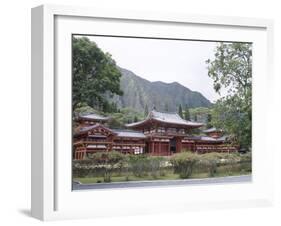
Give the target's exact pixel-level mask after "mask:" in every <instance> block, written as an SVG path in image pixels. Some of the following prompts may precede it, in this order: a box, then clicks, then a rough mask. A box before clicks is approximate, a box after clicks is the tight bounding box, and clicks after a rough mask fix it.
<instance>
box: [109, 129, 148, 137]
mask: <svg viewBox="0 0 281 226" xmlns="http://www.w3.org/2000/svg"><path fill="white" fill-rule="evenodd" d="M114 132H115V133H117V136H118V137H131V138H146V136H145V135H144V134H143V133H140V132H136V131H128V130H114Z"/></svg>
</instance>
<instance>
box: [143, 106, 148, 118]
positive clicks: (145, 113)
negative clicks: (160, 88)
mask: <svg viewBox="0 0 281 226" xmlns="http://www.w3.org/2000/svg"><path fill="white" fill-rule="evenodd" d="M148 113H149V112H148V106H147V104H145V107H144V117H147V116H148Z"/></svg>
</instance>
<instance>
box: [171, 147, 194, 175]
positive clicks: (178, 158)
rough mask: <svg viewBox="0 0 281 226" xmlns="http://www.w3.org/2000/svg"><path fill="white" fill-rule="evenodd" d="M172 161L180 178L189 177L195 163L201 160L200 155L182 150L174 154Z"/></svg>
mask: <svg viewBox="0 0 281 226" xmlns="http://www.w3.org/2000/svg"><path fill="white" fill-rule="evenodd" d="M170 161H171V164H172V165H173V167H174V173H176V174H179V176H180V178H189V177H190V176H191V175H192V171H193V169H194V166H195V164H196V163H197V162H198V161H199V156H198V154H195V153H192V152H181V153H178V154H175V155H173V156H172V158H171V160H170Z"/></svg>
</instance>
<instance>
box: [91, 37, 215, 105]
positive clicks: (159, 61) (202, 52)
mask: <svg viewBox="0 0 281 226" xmlns="http://www.w3.org/2000/svg"><path fill="white" fill-rule="evenodd" d="M87 37H88V38H89V39H90V40H91V41H94V42H95V43H96V44H97V45H98V47H99V48H101V49H102V50H103V51H104V52H108V53H110V54H111V55H112V58H113V59H114V60H115V61H116V63H117V65H118V66H120V67H122V68H125V69H127V70H130V71H132V72H134V73H135V74H136V75H138V76H140V77H142V78H144V79H147V80H149V81H162V82H166V83H171V82H178V83H180V84H181V85H183V86H185V87H187V88H189V89H191V90H193V91H198V92H200V93H202V94H203V96H205V97H206V98H207V99H209V100H210V101H211V102H214V101H216V100H217V99H219V98H220V95H219V94H218V93H216V92H215V91H214V89H213V80H212V79H211V78H209V77H208V70H207V64H206V60H207V59H214V49H215V47H216V45H217V43H216V42H205V41H186V40H162V39H161V40H159V39H141V38H119V37H98V36H87Z"/></svg>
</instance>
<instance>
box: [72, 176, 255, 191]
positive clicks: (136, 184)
mask: <svg viewBox="0 0 281 226" xmlns="http://www.w3.org/2000/svg"><path fill="white" fill-rule="evenodd" d="M251 181H252V176H251V175H243V176H229V177H214V178H204V179H185V180H156V181H129V182H112V183H98V184H79V183H77V182H74V183H73V186H72V189H73V190H88V189H112V188H140V187H159V186H185V185H206V184H227V183H245V182H251Z"/></svg>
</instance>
